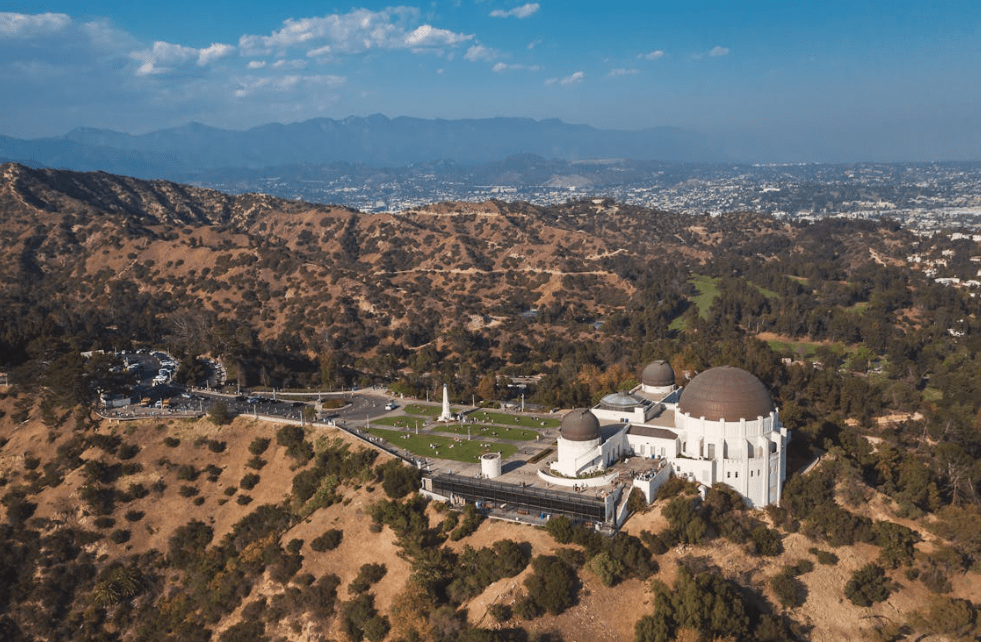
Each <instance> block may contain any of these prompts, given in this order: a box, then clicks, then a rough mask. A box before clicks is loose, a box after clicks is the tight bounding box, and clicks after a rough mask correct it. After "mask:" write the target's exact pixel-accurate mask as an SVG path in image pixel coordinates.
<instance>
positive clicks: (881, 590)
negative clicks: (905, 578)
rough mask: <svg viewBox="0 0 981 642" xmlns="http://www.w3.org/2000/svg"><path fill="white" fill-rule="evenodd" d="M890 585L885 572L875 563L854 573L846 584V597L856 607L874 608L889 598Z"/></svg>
mask: <svg viewBox="0 0 981 642" xmlns="http://www.w3.org/2000/svg"><path fill="white" fill-rule="evenodd" d="M889 593H890V590H889V585H888V581H887V580H886V572H885V570H884V569H883V568H882V567H881V566H879V565H878V564H876V563H875V562H872V563H869V564H866V565H865V566H863V567H862V568H860V569H858V570H857V571H855V572H854V573H852V578H851V579H850V580H848V583H847V584H845V597H847V598H848V599H849V600H851V603H852V604H854V605H855V606H872V604H873V603H874V602H882V601H884V600H886V599H887V598H888V597H889Z"/></svg>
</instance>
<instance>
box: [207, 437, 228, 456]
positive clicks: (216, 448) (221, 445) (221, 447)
mask: <svg viewBox="0 0 981 642" xmlns="http://www.w3.org/2000/svg"><path fill="white" fill-rule="evenodd" d="M226 446H227V444H226V443H225V442H223V441H218V440H217V439H209V440H208V450H210V451H211V452H213V453H223V452H225V448H226Z"/></svg>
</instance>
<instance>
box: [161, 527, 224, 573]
mask: <svg viewBox="0 0 981 642" xmlns="http://www.w3.org/2000/svg"><path fill="white" fill-rule="evenodd" d="M214 535H215V532H214V530H213V529H212V528H211V527H210V526H208V525H207V524H205V523H204V522H202V521H200V520H196V519H194V520H191V521H190V522H188V523H187V524H185V525H184V526H181V527H179V528H178V529H177V530H176V531H174V534H173V535H171V536H170V540H168V547H169V548H168V551H169V555H170V563H171V564H173V565H174V566H176V567H178V568H187V567H188V566H190V565H191V564H192V563H193V562H195V561H196V560H197V559H198V558H199V557H200V556H201V555H203V554H204V551H205V548H206V547H207V546H208V544H210V543H211V539H212V538H213V537H214Z"/></svg>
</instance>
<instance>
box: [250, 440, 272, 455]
mask: <svg viewBox="0 0 981 642" xmlns="http://www.w3.org/2000/svg"><path fill="white" fill-rule="evenodd" d="M269 442H270V440H269V438H267V437H256V438H255V439H253V440H252V443H250V444H249V452H250V453H252V454H253V455H255V456H257V457H258V456H259V455H261V454H262V453H264V452H266V449H267V448H269Z"/></svg>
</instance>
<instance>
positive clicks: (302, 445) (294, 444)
mask: <svg viewBox="0 0 981 642" xmlns="http://www.w3.org/2000/svg"><path fill="white" fill-rule="evenodd" d="M305 436H306V435H305V433H304V432H303V428H301V427H300V426H292V425H289V426H283V427H282V428H280V429H279V430H277V431H276V443H277V444H279V445H280V446H285V447H286V454H287V455H289V456H290V457H292V458H293V459H296V460H298V461H304V462H305V461H309V459H310V458H311V457H313V446H312V445H310V442H308V441H306V439H304V437H305Z"/></svg>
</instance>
